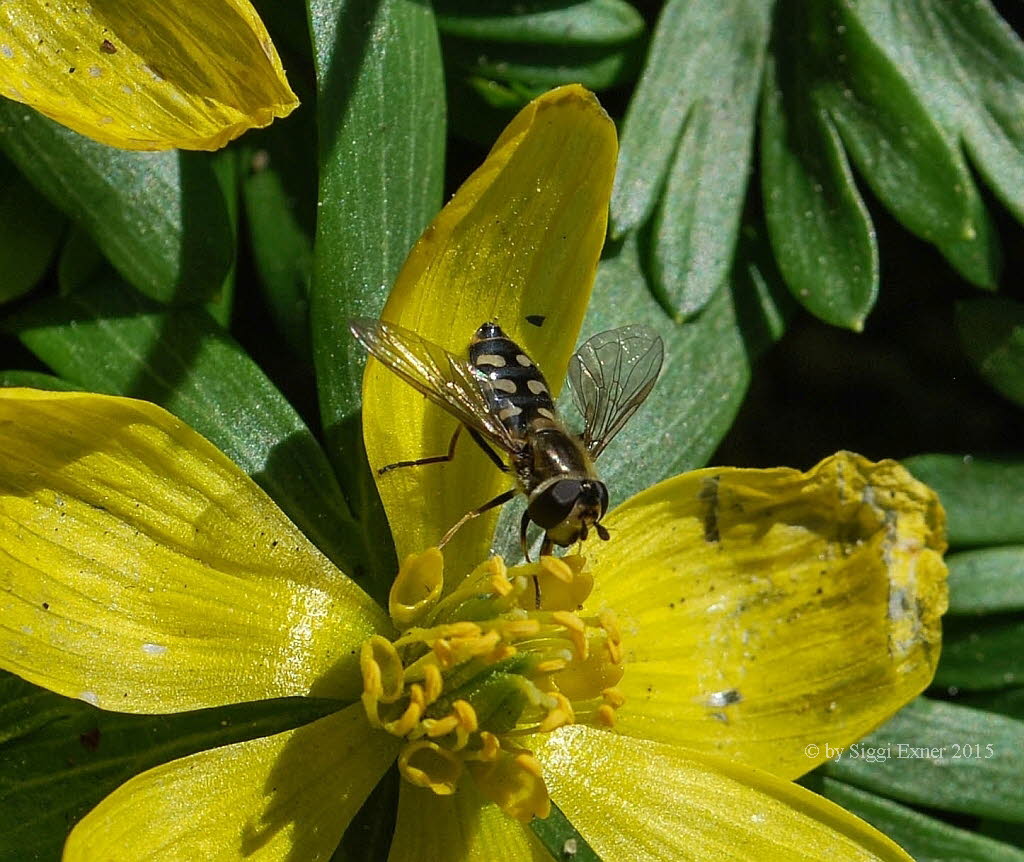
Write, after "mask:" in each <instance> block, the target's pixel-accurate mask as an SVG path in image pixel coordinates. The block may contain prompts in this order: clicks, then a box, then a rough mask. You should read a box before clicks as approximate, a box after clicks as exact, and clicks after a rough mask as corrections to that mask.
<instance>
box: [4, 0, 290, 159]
mask: <svg viewBox="0 0 1024 862" xmlns="http://www.w3.org/2000/svg"><path fill="white" fill-rule="evenodd" d="M0 95H4V96H7V97H9V98H11V99H14V100H16V101H18V102H24V103H25V104H27V105H31V106H32V107H33V108H36V109H37V110H38V111H40V112H41V113H43V114H46V116H48V117H51V118H52V119H54V120H56V121H57V122H58V123H62V124H64V125H65V126H67V127H68V128H71V129H74V130H75V131H76V132H80V133H81V134H83V135H86V136H88V137H90V138H92V139H93V140H96V141H99V142H100V143H103V144H109V145H111V146H114V147H122V148H124V149H129V150H167V149H171V148H172V147H181V148H183V149H189V150H215V149H218V148H219V147H223V146H224V145H225V144H226V143H227V142H228V141H230V140H232V139H233V138H237V137H238V136H239V135H240V134H242V132H244V131H245V130H246V129H250V128H253V127H261V126H266V125H268V124H269V123H271V122H272V121H273V120H274V118H275V117H284V116H287V115H288V114H290V113H291V112H292V110H293V109H294V108H295V106H296V105H297V104H298V100H297V99H296V98H295V94H294V93H293V92H292V91H291V89H290V88H289V86H288V82H287V80H286V79H285V77H284V71H283V70H282V68H281V61H280V59H278V56H277V51H276V50H275V49H274V45H273V43H272V42H271V41H270V36H269V35H267V31H266V29H265V28H264V26H263V22H262V21H260V19H259V16H258V15H257V14H256V11H255V10H254V9H253V8H252V6H251V5H250V4H249V2H248V0H207V2H203V3H193V2H189V0H165V2H161V3H124V2H121V0H91V2H89V3H77V2H71V0H12V2H7V3H0Z"/></svg>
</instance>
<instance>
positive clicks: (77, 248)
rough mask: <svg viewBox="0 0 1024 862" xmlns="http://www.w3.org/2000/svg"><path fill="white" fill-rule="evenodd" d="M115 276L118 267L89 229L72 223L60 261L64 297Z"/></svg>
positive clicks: (58, 278) (59, 279) (61, 290)
mask: <svg viewBox="0 0 1024 862" xmlns="http://www.w3.org/2000/svg"><path fill="white" fill-rule="evenodd" d="M114 277H116V273H115V272H114V268H113V267H112V266H111V265H110V262H109V261H108V260H107V259H106V258H105V257H104V256H103V252H101V251H100V250H99V247H98V246H97V245H96V243H95V242H94V241H93V238H92V237H91V236H90V235H89V232H88V231H87V230H85V228H83V227H80V226H79V225H72V226H71V230H70V231H68V237H67V240H66V241H65V242H64V247H63V248H62V249H61V250H60V260H59V261H58V263H57V284H58V286H59V288H60V294H61V296H67V295H68V294H69V293H72V292H73V291H75V290H78V289H79V288H81V287H87V286H88V285H90V284H95V283H96V282H97V281H99V280H100V279H103V278H114Z"/></svg>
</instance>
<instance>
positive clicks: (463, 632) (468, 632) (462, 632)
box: [434, 620, 481, 639]
mask: <svg viewBox="0 0 1024 862" xmlns="http://www.w3.org/2000/svg"><path fill="white" fill-rule="evenodd" d="M434 634H435V636H436V637H439V638H452V639H454V638H475V637H479V636H480V634H481V630H480V626H478V625H477V624H476V623H472V622H469V620H459V622H456V623H448V624H447V625H443V626H438V627H437V628H436V629H434Z"/></svg>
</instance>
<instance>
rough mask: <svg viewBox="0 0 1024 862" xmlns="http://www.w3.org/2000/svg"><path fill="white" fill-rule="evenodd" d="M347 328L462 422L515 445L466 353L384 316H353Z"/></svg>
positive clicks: (501, 444)
mask: <svg viewBox="0 0 1024 862" xmlns="http://www.w3.org/2000/svg"><path fill="white" fill-rule="evenodd" d="M348 328H349V330H350V331H351V333H352V335H354V336H355V338H356V341H358V342H359V343H360V344H361V345H363V347H365V348H366V350H367V351H368V352H369V353H370V354H371V355H372V356H373V357H375V358H376V359H378V360H380V361H381V362H383V363H384V364H385V365H386V366H387V367H388V368H390V369H391V370H392V371H393V372H395V374H397V375H398V376H399V377H401V378H402V379H403V380H404V381H405V382H406V383H408V384H409V385H410V386H412V387H413V388H414V389H416V390H418V391H419V392H421V393H422V394H423V395H425V396H427V398H429V399H430V400H431V401H433V402H434V403H435V404H437V405H438V406H439V407H442V408H444V409H445V410H447V411H448V412H449V413H450V414H451V415H452V416H454V417H455V418H456V419H458V420H459V421H460V422H461V423H462V424H463V425H466V426H468V427H469V428H472V429H474V430H476V431H479V432H480V433H481V434H483V435H484V437H486V438H487V439H488V440H489V441H490V442H492V443H494V444H495V445H496V446H499V447H500V448H502V449H504V450H505V451H506V452H515V451H517V449H518V447H517V445H516V443H515V441H514V440H513V439H512V437H511V436H510V435H509V432H508V429H507V428H505V426H504V425H502V423H501V420H499V419H498V417H497V416H496V415H494V413H493V412H492V410H493V408H492V407H491V406H490V405H489V404H488V401H487V397H486V396H485V394H484V393H485V391H486V387H488V386H489V385H490V384H489V381H488V380H487V378H486V377H484V376H482V375H480V374H478V373H477V372H476V371H474V369H473V366H471V365H470V364H469V362H467V361H466V360H465V359H460V358H459V357H458V356H455V355H454V354H452V353H449V352H448V351H447V350H445V349H444V348H443V347H441V346H440V345H437V344H434V343H433V342H432V341H427V339H425V338H422V337H421V336H419V335H417V334H416V333H415V332H413V331H412V330H410V329H405V328H404V327H402V326H396V325H395V324H394V323H386V322H385V321H383V320H374V319H373V318H365V317H362V318H356V319H353V320H350V321H349V324H348Z"/></svg>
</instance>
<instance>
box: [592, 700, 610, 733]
mask: <svg viewBox="0 0 1024 862" xmlns="http://www.w3.org/2000/svg"><path fill="white" fill-rule="evenodd" d="M595 715H596V716H597V720H598V722H599V723H601V724H603V725H604V726H605V727H615V710H614V709H613V708H612V707H611V706H609V705H608V704H607V703H602V704H601V705H600V706H599V707H598V708H597V712H596V713H595Z"/></svg>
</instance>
